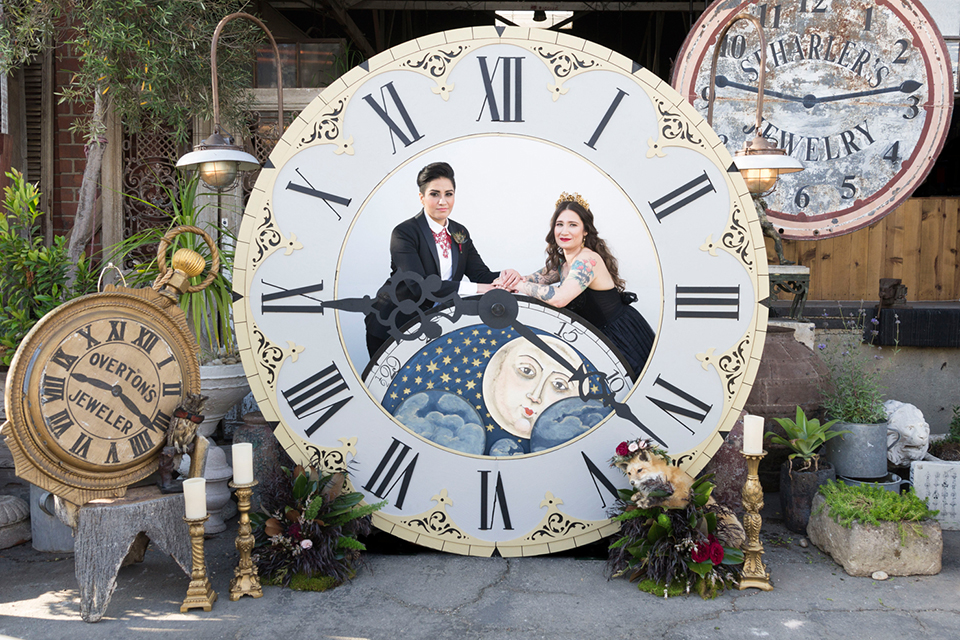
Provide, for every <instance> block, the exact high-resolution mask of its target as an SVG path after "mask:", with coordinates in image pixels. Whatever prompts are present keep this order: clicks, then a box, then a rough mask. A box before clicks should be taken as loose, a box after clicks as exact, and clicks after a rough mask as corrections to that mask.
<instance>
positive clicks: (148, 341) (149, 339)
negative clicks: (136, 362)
mask: <svg viewBox="0 0 960 640" xmlns="http://www.w3.org/2000/svg"><path fill="white" fill-rule="evenodd" d="M159 341H160V336H158V335H157V334H155V333H154V332H153V331H150V329H147V328H146V327H140V335H138V336H137V337H136V338H134V339H133V343H132V344H135V345H137V346H138V347H140V348H141V349H143V350H144V351H146V352H147V353H150V352H151V351H153V348H154V347H155V346H156V345H157V343H158V342H159Z"/></svg>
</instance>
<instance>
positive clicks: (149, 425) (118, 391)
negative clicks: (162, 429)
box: [112, 385, 157, 431]
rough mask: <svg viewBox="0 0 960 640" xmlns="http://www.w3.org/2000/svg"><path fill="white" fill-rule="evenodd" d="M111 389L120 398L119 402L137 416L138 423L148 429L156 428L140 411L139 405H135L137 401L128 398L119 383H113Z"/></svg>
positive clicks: (153, 429) (154, 429)
mask: <svg viewBox="0 0 960 640" xmlns="http://www.w3.org/2000/svg"><path fill="white" fill-rule="evenodd" d="M112 391H113V395H115V396H116V397H118V398H120V402H122V403H123V404H124V405H125V406H126V407H127V409H129V410H130V411H132V412H133V413H134V415H136V416H137V418H138V419H139V420H140V424H142V425H143V426H144V427H145V428H147V429H149V430H150V431H156V430H157V428H156V427H155V426H154V424H153V421H152V420H150V418H149V417H147V416H146V415H144V414H143V413H142V412H141V411H140V407H138V406H137V403H136V402H134V401H133V400H131V399H130V398H128V397H127V396H126V394H124V393H123V389H122V388H121V387H120V385H114V387H113V389H112Z"/></svg>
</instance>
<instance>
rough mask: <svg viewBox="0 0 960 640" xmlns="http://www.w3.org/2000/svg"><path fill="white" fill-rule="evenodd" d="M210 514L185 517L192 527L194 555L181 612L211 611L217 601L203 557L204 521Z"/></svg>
mask: <svg viewBox="0 0 960 640" xmlns="http://www.w3.org/2000/svg"><path fill="white" fill-rule="evenodd" d="M209 517H210V516H208V515H207V516H203V517H202V518H196V519H193V518H184V519H183V521H184V522H186V523H187V525H188V526H189V527H190V551H191V555H192V557H193V570H192V571H191V572H190V586H189V587H187V597H186V599H185V600H184V601H183V604H182V605H180V613H186V612H187V611H189V610H190V609H203V610H204V611H210V610H211V609H213V603H214V602H216V601H217V592H216V591H214V590H213V587H212V586H210V579H209V578H208V577H207V565H206V562H205V561H204V558H203V523H204V522H206V521H207V518H209Z"/></svg>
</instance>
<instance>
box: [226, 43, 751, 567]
mask: <svg viewBox="0 0 960 640" xmlns="http://www.w3.org/2000/svg"><path fill="white" fill-rule="evenodd" d="M438 161H443V162H448V163H450V164H451V165H452V166H453V167H454V168H455V170H456V202H457V203H456V210H455V211H453V213H452V215H451V223H450V226H451V227H452V233H453V235H452V245H451V247H450V250H451V253H452V254H453V256H454V258H456V259H461V258H462V257H465V256H468V255H471V253H472V252H477V253H481V254H482V256H483V261H485V262H486V264H487V265H489V266H490V267H491V269H493V270H494V271H496V270H500V269H506V268H513V269H516V270H518V271H520V272H521V273H532V272H535V271H537V270H538V269H541V268H542V267H543V266H544V248H545V242H544V236H545V233H546V232H547V231H548V230H549V229H550V225H551V214H552V213H553V211H554V207H555V203H556V201H557V197H558V195H559V194H561V193H562V192H565V191H566V192H577V193H579V194H581V195H582V196H583V197H584V198H585V200H586V201H588V202H589V206H590V210H591V211H592V213H593V215H594V217H595V223H596V227H597V232H598V233H599V236H600V237H602V238H604V239H606V241H607V242H608V244H609V248H610V251H611V252H612V253H613V254H614V255H615V256H616V257H617V258H618V260H619V264H620V269H619V273H620V276H621V277H622V278H623V279H624V280H625V281H626V285H627V289H628V290H629V291H633V292H635V293H636V294H637V296H638V298H639V300H638V301H637V302H635V303H634V307H635V308H636V309H637V310H638V311H639V312H640V313H641V314H642V316H643V317H644V318H646V320H647V321H648V322H649V325H650V327H651V328H652V330H653V331H654V332H655V334H656V339H655V342H654V344H653V347H652V351H651V353H650V356H649V359H648V360H647V361H646V364H645V366H644V365H641V366H640V367H639V370H636V371H631V367H630V366H629V365H628V364H627V363H626V362H625V361H624V359H622V358H621V355H620V353H619V352H618V351H617V350H616V349H614V348H613V347H612V343H611V341H610V340H608V338H607V336H605V335H604V334H603V333H602V332H600V331H598V330H597V329H596V327H595V326H593V325H591V324H590V323H588V322H585V321H584V320H583V319H582V318H581V317H579V316H578V315H575V314H573V313H571V312H570V311H568V310H567V309H562V308H555V307H553V306H550V305H548V304H544V303H543V302H541V301H538V300H534V299H532V298H527V297H523V296H518V295H513V294H511V293H508V292H507V291H504V290H501V289H496V290H493V291H490V292H488V293H485V294H484V295H483V296H481V297H460V296H459V295H458V294H457V292H456V291H455V290H452V291H453V292H452V293H450V291H451V289H449V288H448V289H443V292H441V288H442V285H441V282H440V280H439V278H438V277H437V276H432V277H426V278H425V277H423V274H421V275H419V276H414V275H411V274H406V275H401V274H398V275H397V276H395V277H394V279H393V281H392V287H388V290H387V291H386V293H389V294H391V295H393V296H394V297H395V298H396V299H397V301H398V302H399V303H400V304H399V306H398V307H396V309H397V310H398V311H397V313H395V314H393V315H391V317H390V318H385V319H384V322H387V323H388V324H390V323H394V324H392V325H391V326H390V327H389V328H390V329H391V330H392V332H393V334H394V335H399V334H400V332H401V331H402V332H404V334H405V337H406V338H408V339H400V340H390V341H388V342H387V344H386V345H385V346H384V347H383V349H382V350H381V351H380V352H379V353H378V355H377V356H376V357H375V358H374V359H373V361H372V362H368V361H369V360H370V358H369V356H368V353H367V346H366V342H365V330H364V315H363V313H364V312H368V311H370V310H371V309H372V300H373V298H374V297H375V296H376V294H377V291H378V289H380V287H381V285H383V283H384V279H385V278H386V277H387V275H388V274H390V261H391V253H390V252H391V250H392V249H393V250H395V253H396V252H397V251H399V250H398V248H397V246H393V247H391V230H393V229H394V228H395V227H398V225H400V224H401V223H402V222H403V223H404V224H405V225H406V224H407V222H404V221H406V220H407V219H408V218H410V217H411V216H413V215H414V214H415V213H416V212H417V211H418V210H420V208H421V202H420V199H419V198H418V194H417V191H416V189H417V174H418V172H419V170H420V169H421V168H422V167H424V166H425V165H428V164H430V163H433V162H438ZM430 184H433V183H430ZM451 191H452V189H451ZM431 193H432V192H429V191H428V193H427V194H426V197H434V196H432V195H431ZM435 195H436V198H437V199H442V198H441V195H442V194H435ZM424 206H425V207H426V206H427V205H426V204H425V205H424ZM755 216H756V214H755V210H754V206H753V203H752V201H751V199H750V196H749V194H748V193H747V189H746V186H745V185H744V183H743V180H742V178H741V177H740V174H739V173H738V172H737V170H736V168H735V167H734V166H733V162H732V160H731V157H730V155H729V154H728V153H727V151H726V149H725V148H724V146H723V144H722V142H721V141H720V140H719V139H718V138H717V136H716V135H715V134H714V133H713V132H712V131H711V130H710V128H709V127H708V126H707V125H706V123H705V122H704V119H703V118H702V117H701V116H700V115H699V114H697V113H696V112H695V111H694V110H693V108H692V107H691V106H690V105H689V104H688V103H687V102H686V101H685V100H683V98H682V97H681V96H680V95H679V94H677V93H676V92H675V91H674V90H673V89H671V88H670V86H669V85H667V84H666V83H665V82H663V81H662V80H660V79H659V78H657V77H656V76H654V75H653V74H651V73H649V72H647V71H646V70H644V69H643V68H642V67H640V65H637V64H635V63H633V62H632V61H630V60H628V59H626V58H624V57H623V56H621V55H619V54H617V53H615V52H613V51H610V50H609V49H606V48H604V47H601V46H598V45H595V44H593V43H590V42H586V41H584V40H580V39H578V38H573V37H569V36H565V35H561V34H558V33H556V32H552V31H542V30H527V29H521V28H510V27H508V28H495V27H481V28H473V29H463V30H457V31H449V32H444V33H439V34H435V35H432V36H428V37H425V38H421V39H418V40H416V41H412V42H408V43H406V44H404V45H400V46H398V47H395V48H393V49H391V50H389V51H386V52H384V53H381V54H379V55H377V56H376V57H374V58H371V59H370V60H368V61H367V62H365V63H364V64H363V65H361V66H360V67H358V68H355V69H353V70H352V71H350V72H348V73H347V74H346V75H344V76H343V77H342V78H341V79H340V80H338V81H337V82H336V83H334V84H333V85H332V86H330V87H329V88H328V89H327V90H325V91H324V92H323V93H322V94H321V95H320V97H319V98H317V99H316V100H315V101H314V102H313V103H312V104H311V105H310V106H308V107H307V108H306V109H304V110H303V111H302V112H301V113H300V115H299V116H298V118H297V119H296V121H295V122H293V123H292V124H291V125H290V127H289V128H288V129H287V132H286V133H285V135H284V136H283V139H282V140H281V141H280V142H279V144H278V145H277V147H276V148H275V149H274V151H273V153H272V154H271V156H270V159H269V161H268V163H267V164H266V166H265V167H264V169H263V171H262V172H261V174H260V177H259V179H258V181H257V184H256V187H255V189H254V191H253V193H252V195H251V199H250V202H249V205H248V207H247V209H246V212H245V215H244V219H243V223H242V227H241V231H240V234H239V240H238V244H237V259H236V264H237V268H236V271H235V273H234V289H235V296H236V298H237V302H236V303H235V312H236V325H237V332H238V335H239V340H240V342H241V345H242V347H243V351H242V356H243V364H244V367H245V368H246V371H247V374H248V377H249V379H250V384H251V388H252V389H253V392H254V395H255V396H256V399H257V401H258V403H259V404H260V407H261V409H262V410H263V413H264V416H265V417H266V418H267V420H270V421H273V423H274V424H275V425H277V428H276V434H277V437H278V439H279V441H280V442H281V443H282V445H283V446H284V447H285V448H286V450H287V451H288V452H289V453H290V454H291V456H293V458H294V459H295V460H297V461H298V462H307V461H310V460H312V461H314V462H318V463H320V464H321V465H323V466H324V467H325V468H328V469H330V468H336V467H337V466H340V465H343V464H345V463H349V464H350V471H351V479H352V481H353V484H354V486H355V487H356V488H357V489H358V490H362V491H363V492H364V493H365V494H366V495H367V498H368V499H369V500H371V501H379V500H384V499H385V500H387V501H388V503H389V504H388V506H387V507H386V508H385V509H383V510H382V511H380V512H378V513H377V514H375V515H374V522H375V524H376V525H377V526H378V527H380V528H382V529H384V530H386V531H389V532H392V533H393V534H394V535H398V536H400V537H403V538H406V539H409V540H413V541H416V542H417V543H418V544H422V545H426V546H430V547H434V548H438V549H443V550H445V551H450V552H455V553H462V554H472V555H491V554H492V553H493V552H494V550H498V551H499V552H500V553H501V554H502V555H520V554H523V555H533V554H540V553H550V552H553V551H557V550H561V549H564V548H569V547H572V546H575V545H577V544H584V543H587V542H592V541H594V540H598V539H599V538H600V537H601V536H604V535H607V534H609V533H612V532H613V531H615V530H616V529H617V524H616V523H611V522H610V521H609V520H608V517H607V510H608V509H609V508H610V506H611V505H612V503H613V501H614V499H615V494H616V489H617V488H618V487H625V486H626V481H625V480H624V478H623V477H622V475H621V474H620V472H619V471H617V470H615V469H613V470H612V469H611V468H610V467H609V463H608V460H609V457H610V451H611V448H612V447H613V446H614V445H615V444H616V443H617V442H621V441H624V440H633V439H636V438H638V437H649V438H651V439H653V440H654V441H656V442H658V443H660V444H661V445H662V446H664V447H666V448H667V449H669V451H670V453H671V455H672V456H673V457H674V458H675V459H676V460H677V461H678V463H679V464H680V465H681V466H682V467H683V468H684V469H686V470H687V471H689V472H691V473H695V472H696V471H698V470H699V469H701V468H702V467H703V466H704V465H705V464H706V463H707V462H708V461H709V459H710V458H711V456H712V455H713V454H714V452H715V451H716V450H717V448H718V447H719V446H720V444H721V442H722V440H723V436H724V435H725V433H726V432H727V431H729V429H730V428H731V427H732V426H733V424H734V422H735V421H736V419H737V417H738V415H739V413H740V410H741V408H742V406H743V404H744V402H745V400H746V397H747V395H748V393H749V390H750V384H751V382H752V380H753V377H754V375H755V373H756V370H757V366H758V364H759V357H760V352H761V350H762V345H763V341H764V332H765V327H766V310H765V309H764V308H763V307H761V306H760V305H759V300H761V299H762V298H764V297H766V295H767V286H768V284H767V273H766V260H765V259H764V255H763V250H764V249H763V241H762V237H761V229H760V225H759V222H758V221H757V219H756V217H755ZM453 221H455V222H456V226H454V222H453ZM467 230H469V231H467ZM423 233H424V234H427V233H429V228H427V227H426V223H424V231H423ZM394 257H398V258H402V257H403V256H398V255H395V256H394ZM437 261H439V258H437ZM401 280H402V282H400V281H401ZM398 282H399V283H400V284H398ZM411 290H413V291H419V292H420V294H419V298H418V301H411V300H410V299H409V292H410V291H411ZM404 291H406V292H407V293H406V295H407V296H408V297H406V298H405V297H404V295H402V293H403V292H404ZM404 300H406V302H404ZM433 302H436V303H437V304H436V306H433ZM618 303H619V302H618ZM401 311H402V313H403V314H407V317H411V316H414V317H415V320H414V322H413V324H409V325H406V326H395V325H396V324H399V321H395V320H394V319H392V318H394V317H396V316H397V315H398V314H400V312H401ZM631 374H632V376H633V377H635V378H636V382H633V381H632V379H631Z"/></svg>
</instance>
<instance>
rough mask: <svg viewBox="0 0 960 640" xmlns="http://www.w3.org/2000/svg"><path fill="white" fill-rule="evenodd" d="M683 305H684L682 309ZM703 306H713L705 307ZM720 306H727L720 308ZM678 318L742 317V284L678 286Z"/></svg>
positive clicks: (732, 318) (676, 311)
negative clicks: (729, 285) (732, 285)
mask: <svg viewBox="0 0 960 640" xmlns="http://www.w3.org/2000/svg"><path fill="white" fill-rule="evenodd" d="M681 307H683V308H682V309H681ZM701 307H713V308H708V309H703V308H701ZM718 307H726V309H720V308H718ZM674 311H675V313H676V318H718V319H728V320H739V319H740V285H737V286H735V287H681V286H677V296H676V304H675V307H674Z"/></svg>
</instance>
